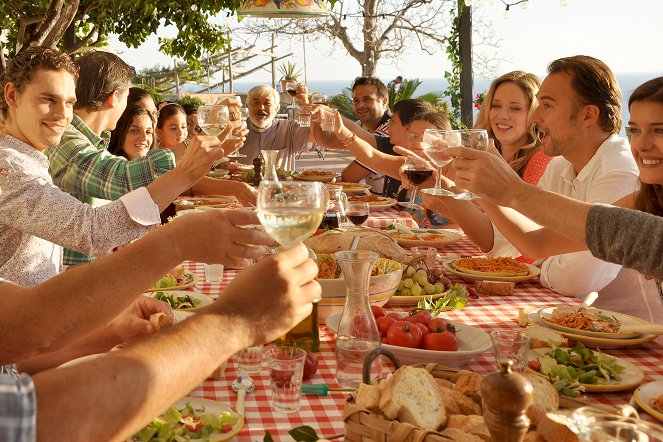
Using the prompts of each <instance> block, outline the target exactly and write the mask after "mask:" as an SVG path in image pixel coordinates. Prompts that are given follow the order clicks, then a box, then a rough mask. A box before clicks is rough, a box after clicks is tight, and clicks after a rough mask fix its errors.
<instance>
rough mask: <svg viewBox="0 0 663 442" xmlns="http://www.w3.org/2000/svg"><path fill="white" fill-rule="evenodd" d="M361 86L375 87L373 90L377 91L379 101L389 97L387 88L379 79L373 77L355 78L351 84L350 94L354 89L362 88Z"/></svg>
mask: <svg viewBox="0 0 663 442" xmlns="http://www.w3.org/2000/svg"><path fill="white" fill-rule="evenodd" d="M363 85H368V86H375V88H376V89H377V97H378V98H379V99H380V100H384V99H385V98H387V97H389V90H388V89H387V86H385V85H384V83H383V82H382V81H381V80H380V79H379V78H375V77H357V78H355V81H354V83H352V92H354V91H355V88H356V87H357V86H363Z"/></svg>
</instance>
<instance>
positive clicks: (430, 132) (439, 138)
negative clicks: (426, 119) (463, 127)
mask: <svg viewBox="0 0 663 442" xmlns="http://www.w3.org/2000/svg"><path fill="white" fill-rule="evenodd" d="M447 135H448V131H446V130H440V129H426V130H425V131H424V137H423V139H422V142H421V143H422V146H423V148H424V152H425V153H426V156H427V157H428V159H429V160H431V162H432V163H433V164H435V166H436V167H437V178H436V179H435V187H432V188H430V187H429V188H428V189H423V190H422V191H421V192H422V193H426V194H428V195H437V196H453V195H454V193H453V192H451V191H449V190H447V189H443V188H442V168H443V167H444V166H446V165H447V164H449V163H450V162H451V158H444V157H443V156H442V155H443V153H444V151H445V150H447V149H448V148H449V145H448V144H447Z"/></svg>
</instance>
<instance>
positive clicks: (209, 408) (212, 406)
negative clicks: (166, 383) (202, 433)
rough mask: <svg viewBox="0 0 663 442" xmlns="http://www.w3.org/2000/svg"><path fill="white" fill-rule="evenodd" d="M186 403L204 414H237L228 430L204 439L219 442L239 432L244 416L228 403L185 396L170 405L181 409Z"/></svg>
mask: <svg viewBox="0 0 663 442" xmlns="http://www.w3.org/2000/svg"><path fill="white" fill-rule="evenodd" d="M187 403H189V404H190V405H191V406H192V407H193V408H195V409H201V408H204V409H205V414H221V413H224V412H228V413H231V414H233V415H235V416H237V422H236V423H235V425H234V426H233V427H232V429H231V430H230V431H229V432H227V433H218V434H214V435H210V436H209V438H208V439H206V440H208V441H210V442H219V441H224V440H228V439H230V438H232V437H233V436H235V435H236V434H237V433H239V430H241V429H242V427H243V426H244V418H243V417H242V415H240V414H239V413H237V412H236V411H235V410H234V409H233V408H232V407H231V406H230V405H227V404H223V403H221V402H217V401H213V400H210V399H204V398H199V397H185V398H182V399H180V400H179V401H177V402H176V403H174V404H173V405H172V406H173V407H175V408H177V409H181V408H184V407H186V404H187ZM169 408H170V407H169ZM165 412H166V410H164V413H165ZM129 440H133V439H129Z"/></svg>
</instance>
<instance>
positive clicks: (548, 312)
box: [537, 306, 650, 339]
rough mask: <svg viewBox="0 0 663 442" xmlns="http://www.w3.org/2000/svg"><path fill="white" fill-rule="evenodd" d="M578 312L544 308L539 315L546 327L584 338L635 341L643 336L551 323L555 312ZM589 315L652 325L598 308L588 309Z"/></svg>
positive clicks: (570, 309) (623, 323) (571, 309)
mask: <svg viewBox="0 0 663 442" xmlns="http://www.w3.org/2000/svg"><path fill="white" fill-rule="evenodd" d="M577 310H578V307H571V306H562V307H544V308H542V309H539V311H538V312H537V314H538V315H539V319H540V320H541V322H543V323H544V324H545V325H546V326H548V327H550V328H553V329H555V330H558V331H562V332H565V333H570V334H575V335H583V336H591V337H594V338H603V339H633V338H637V337H639V336H641V334H640V333H633V332H630V333H628V332H627V333H624V332H616V333H610V332H599V331H592V330H580V329H577V328H572V327H567V326H564V325H561V324H556V323H554V322H552V321H551V318H552V316H553V314H554V313H555V311H559V312H560V313H574V312H576V311H577ZM585 311H586V312H587V313H588V314H593V315H598V314H600V315H602V316H605V317H609V318H614V319H616V320H617V321H619V322H620V323H621V324H622V325H649V324H650V323H649V322H647V321H645V320H644V319H640V318H636V317H635V316H630V315H626V314H624V313H619V312H613V311H611V310H605V309H597V308H592V307H590V308H587V309H586V310H585Z"/></svg>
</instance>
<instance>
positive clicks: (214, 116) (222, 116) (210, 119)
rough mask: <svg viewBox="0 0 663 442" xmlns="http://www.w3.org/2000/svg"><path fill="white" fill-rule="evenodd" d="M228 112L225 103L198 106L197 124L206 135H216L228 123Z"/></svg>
mask: <svg viewBox="0 0 663 442" xmlns="http://www.w3.org/2000/svg"><path fill="white" fill-rule="evenodd" d="M229 119H230V113H229V111H228V106H226V105H225V104H213V105H205V106H199V107H198V125H199V126H200V128H201V129H202V131H203V132H205V133H206V134H207V135H211V136H213V137H216V136H218V135H219V134H220V133H221V132H222V131H223V129H225V128H226V126H227V125H228V121H229Z"/></svg>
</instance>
